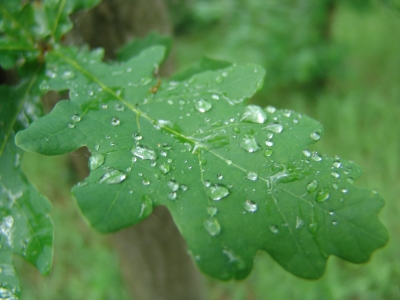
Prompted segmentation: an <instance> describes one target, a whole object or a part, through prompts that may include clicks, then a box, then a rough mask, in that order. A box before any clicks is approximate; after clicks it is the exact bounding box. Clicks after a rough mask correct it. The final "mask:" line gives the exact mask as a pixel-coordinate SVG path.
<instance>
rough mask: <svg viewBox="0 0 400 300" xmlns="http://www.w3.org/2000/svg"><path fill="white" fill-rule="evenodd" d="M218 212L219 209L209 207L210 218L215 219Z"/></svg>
mask: <svg viewBox="0 0 400 300" xmlns="http://www.w3.org/2000/svg"><path fill="white" fill-rule="evenodd" d="M217 212H218V209H217V208H216V207H214V206H209V207H207V213H208V214H209V215H210V217H214V216H215V215H216V214H217Z"/></svg>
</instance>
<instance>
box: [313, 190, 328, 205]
mask: <svg viewBox="0 0 400 300" xmlns="http://www.w3.org/2000/svg"><path fill="white" fill-rule="evenodd" d="M329 197H330V195H329V190H328V189H320V190H319V191H318V193H317V195H316V196H315V201H317V202H324V201H326V200H328V199H329Z"/></svg>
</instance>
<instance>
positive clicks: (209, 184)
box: [204, 180, 211, 188]
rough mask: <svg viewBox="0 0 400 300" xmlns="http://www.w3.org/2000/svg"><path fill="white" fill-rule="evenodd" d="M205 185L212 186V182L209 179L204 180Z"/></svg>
mask: <svg viewBox="0 0 400 300" xmlns="http://www.w3.org/2000/svg"><path fill="white" fill-rule="evenodd" d="M204 186H205V187H206V188H208V187H210V186H211V182H210V181H209V180H206V181H204Z"/></svg>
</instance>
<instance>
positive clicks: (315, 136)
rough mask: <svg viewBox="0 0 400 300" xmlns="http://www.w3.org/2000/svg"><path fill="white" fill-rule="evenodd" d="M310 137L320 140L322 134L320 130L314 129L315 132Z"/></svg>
mask: <svg viewBox="0 0 400 300" xmlns="http://www.w3.org/2000/svg"><path fill="white" fill-rule="evenodd" d="M310 137H311V138H312V139H313V140H314V141H318V140H319V139H320V138H321V135H320V133H319V132H317V131H314V132H313V133H311V134H310Z"/></svg>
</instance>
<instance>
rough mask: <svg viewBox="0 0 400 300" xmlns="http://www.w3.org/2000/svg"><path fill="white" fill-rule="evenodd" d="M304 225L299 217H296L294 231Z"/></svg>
mask: <svg viewBox="0 0 400 300" xmlns="http://www.w3.org/2000/svg"><path fill="white" fill-rule="evenodd" d="M303 225H304V221H303V219H301V218H300V217H299V216H297V217H296V229H297V230H298V229H301V228H302V227H303Z"/></svg>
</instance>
